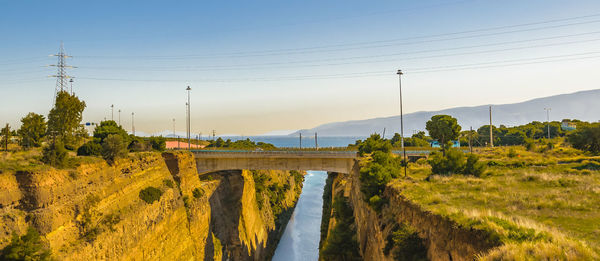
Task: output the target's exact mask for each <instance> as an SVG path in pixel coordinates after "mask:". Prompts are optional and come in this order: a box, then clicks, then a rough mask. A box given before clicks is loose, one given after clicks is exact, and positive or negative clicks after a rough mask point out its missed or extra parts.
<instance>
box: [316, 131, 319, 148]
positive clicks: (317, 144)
mask: <svg viewBox="0 0 600 261" xmlns="http://www.w3.org/2000/svg"><path fill="white" fill-rule="evenodd" d="M315 149H316V150H319V142H317V133H316V132H315Z"/></svg>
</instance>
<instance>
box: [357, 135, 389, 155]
mask: <svg viewBox="0 0 600 261" xmlns="http://www.w3.org/2000/svg"><path fill="white" fill-rule="evenodd" d="M391 150H392V144H391V143H390V141H388V140H384V139H382V138H381V136H379V134H372V135H371V137H369V138H367V139H366V140H365V141H363V142H361V143H360V144H359V145H358V153H359V155H360V156H364V155H366V154H369V153H372V152H375V151H381V152H386V153H387V152H390V151H391Z"/></svg>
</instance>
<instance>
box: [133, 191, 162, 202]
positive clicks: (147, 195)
mask: <svg viewBox="0 0 600 261" xmlns="http://www.w3.org/2000/svg"><path fill="white" fill-rule="evenodd" d="M162 194H163V192H162V191H161V190H160V189H157V188H155V187H147V188H145V189H142V190H141V191H140V194H139V196H140V199H141V200H143V201H145V202H146V203H148V204H152V203H153V202H154V201H157V200H160V196H162Z"/></svg>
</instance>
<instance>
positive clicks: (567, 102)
mask: <svg viewBox="0 0 600 261" xmlns="http://www.w3.org/2000/svg"><path fill="white" fill-rule="evenodd" d="M489 106H490V105H481V106H475V107H457V108H451V109H445V110H440V111H420V112H414V113H409V114H405V115H404V135H405V136H411V135H412V134H413V132H415V131H419V130H425V123H426V122H427V121H428V120H429V119H430V118H431V116H433V115H437V114H447V115H451V116H452V117H455V118H456V119H457V120H458V123H459V124H460V126H461V127H462V129H463V130H467V129H469V127H473V129H477V128H479V127H480V126H483V125H487V124H488V123H489ZM544 108H551V111H550V120H551V121H560V120H562V119H579V120H583V121H590V122H596V121H598V120H600V89H597V90H590V91H580V92H576V93H571V94H561V95H555V96H549V97H544V98H538V99H533V100H529V101H525V102H520V103H512V104H502V105H492V123H493V125H495V126H499V125H506V126H515V125H522V124H526V123H529V122H532V121H545V120H546V112H545V111H544ZM384 128H385V129H386V136H387V137H390V136H391V135H393V133H395V132H398V133H400V116H393V117H385V118H375V119H367V120H355V121H345V122H333V123H327V124H323V125H320V126H317V127H315V128H312V129H303V130H299V131H296V132H294V133H292V134H290V135H295V136H297V135H298V134H299V133H302V135H314V133H315V132H317V133H318V135H319V136H367V135H370V134H372V133H375V132H376V133H380V134H381V133H382V132H383V129H384Z"/></svg>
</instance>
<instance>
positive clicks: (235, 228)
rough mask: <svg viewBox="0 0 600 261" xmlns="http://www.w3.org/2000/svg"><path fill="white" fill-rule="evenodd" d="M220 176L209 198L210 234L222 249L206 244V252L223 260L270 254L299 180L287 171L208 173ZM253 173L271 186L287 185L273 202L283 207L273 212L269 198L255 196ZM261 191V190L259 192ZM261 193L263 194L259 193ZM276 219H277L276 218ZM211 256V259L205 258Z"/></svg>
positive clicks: (295, 193) (294, 201)
mask: <svg viewBox="0 0 600 261" xmlns="http://www.w3.org/2000/svg"><path fill="white" fill-rule="evenodd" d="M211 175H212V176H213V177H215V178H216V179H219V180H220V184H219V186H218V187H217V189H216V190H215V193H213V195H212V196H211V198H210V204H211V210H212V211H213V212H212V221H211V226H210V229H211V234H214V236H215V237H216V238H217V239H218V241H219V244H220V245H221V247H222V248H221V249H220V250H219V249H218V248H217V247H216V246H214V245H211V244H207V250H206V253H207V257H209V256H208V253H209V252H212V253H215V254H217V253H218V254H220V256H222V259H223V260H227V258H229V260H268V259H270V258H271V256H272V255H273V253H274V251H275V248H276V246H277V243H278V241H279V238H280V237H281V234H282V233H283V231H284V228H285V226H284V225H283V226H282V225H278V224H277V223H278V222H281V223H283V224H287V221H288V220H289V216H290V215H291V212H292V211H293V208H294V207H295V204H296V202H297V200H298V197H299V195H300V189H301V184H295V180H294V179H293V178H292V177H291V176H290V175H289V173H288V172H287V171H254V173H251V172H250V171H248V170H243V171H239V170H238V171H220V172H215V173H213V174H211ZM253 175H264V176H266V177H267V179H268V180H269V183H268V184H270V185H271V186H283V185H285V184H288V185H289V188H290V189H288V190H285V191H284V192H282V191H279V192H281V193H284V195H282V198H283V201H281V202H274V203H276V204H278V205H280V206H281V207H283V211H282V212H281V213H280V214H279V215H277V216H276V215H275V214H276V213H274V211H273V209H272V208H271V206H272V202H270V201H269V198H268V197H266V200H265V201H263V202H262V204H260V203H261V202H259V200H257V189H256V187H255V185H256V184H255V182H254V178H253ZM259 193H260V192H259ZM261 196H262V197H264V196H265V195H261ZM278 219H279V220H278ZM208 260H210V259H208Z"/></svg>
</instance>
